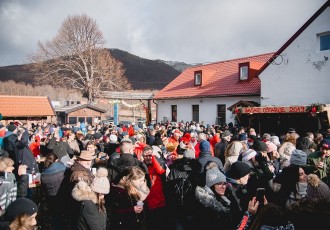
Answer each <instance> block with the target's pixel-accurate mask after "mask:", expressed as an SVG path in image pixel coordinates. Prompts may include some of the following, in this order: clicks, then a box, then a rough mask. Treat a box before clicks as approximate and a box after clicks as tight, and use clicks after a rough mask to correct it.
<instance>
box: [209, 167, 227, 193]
mask: <svg viewBox="0 0 330 230" xmlns="http://www.w3.org/2000/svg"><path fill="white" fill-rule="evenodd" d="M205 182H206V186H207V187H209V188H210V187H211V186H212V185H215V184H218V183H221V182H226V176H225V175H224V174H223V173H222V172H220V170H219V169H218V165H217V163H215V162H211V163H210V164H208V165H207V166H206V179H205Z"/></svg>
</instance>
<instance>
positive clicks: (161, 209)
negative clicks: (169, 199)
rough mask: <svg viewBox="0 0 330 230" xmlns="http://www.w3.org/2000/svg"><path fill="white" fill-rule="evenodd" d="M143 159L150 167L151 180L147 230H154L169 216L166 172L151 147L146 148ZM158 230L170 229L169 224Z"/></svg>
mask: <svg viewBox="0 0 330 230" xmlns="http://www.w3.org/2000/svg"><path fill="white" fill-rule="evenodd" d="M142 159H143V162H144V163H145V164H146V165H147V167H148V172H149V176H150V180H151V188H150V193H149V195H148V197H147V199H146V206H147V208H146V221H147V229H154V228H155V226H157V225H158V223H160V222H161V221H162V220H163V219H164V218H166V216H167V215H168V213H167V212H166V209H165V205H166V202H165V195H164V188H163V187H164V185H165V172H166V170H165V169H164V168H163V167H162V166H161V165H160V164H159V162H158V161H157V159H156V156H155V154H154V152H153V148H152V147H150V146H146V147H144V149H143V154H142ZM166 219H167V218H166ZM158 229H164V230H165V229H168V228H167V223H164V224H162V225H161V226H158Z"/></svg>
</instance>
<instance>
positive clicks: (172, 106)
mask: <svg viewBox="0 0 330 230" xmlns="http://www.w3.org/2000/svg"><path fill="white" fill-rule="evenodd" d="M171 110H172V121H174V122H177V121H178V117H177V116H178V111H177V105H171Z"/></svg>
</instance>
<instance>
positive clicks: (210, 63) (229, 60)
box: [189, 52, 275, 68]
mask: <svg viewBox="0 0 330 230" xmlns="http://www.w3.org/2000/svg"><path fill="white" fill-rule="evenodd" d="M274 53H275V52H268V53H263V54H257V55H251V56H247V57H239V58H234V59H228V60H223V61H216V62H209V63H207V64H200V65H194V66H191V67H189V68H194V67H198V66H207V65H214V64H220V63H223V62H232V61H236V60H239V59H248V58H255V57H260V56H264V55H270V54H274ZM265 62H266V61H265Z"/></svg>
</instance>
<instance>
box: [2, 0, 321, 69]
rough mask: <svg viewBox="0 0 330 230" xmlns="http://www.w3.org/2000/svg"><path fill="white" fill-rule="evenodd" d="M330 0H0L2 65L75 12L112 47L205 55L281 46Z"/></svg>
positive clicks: (21, 57) (18, 59)
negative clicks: (95, 26)
mask: <svg viewBox="0 0 330 230" xmlns="http://www.w3.org/2000/svg"><path fill="white" fill-rule="evenodd" d="M325 2H326V0H0V66H6V65H14V64H23V63H26V60H27V55H28V54H30V53H31V52H32V51H33V50H35V49H36V45H37V42H38V41H42V42H44V41H47V40H51V39H52V38H53V37H54V36H55V35H56V34H57V32H58V29H59V28H60V26H61V23H62V22H63V20H64V19H65V18H66V17H67V16H68V15H75V14H82V13H86V14H87V15H88V16H90V17H91V18H93V19H95V20H96V22H97V24H98V26H99V28H100V30H101V31H102V32H103V35H104V37H105V40H106V47H107V48H118V49H122V50H125V51H128V52H130V53H132V54H135V55H137V56H140V57H143V58H148V59H163V60H168V61H183V62H186V63H190V64H192V63H204V62H214V61H221V60H227V59H232V58H238V57H244V56H250V55H255V54H261V53H267V52H273V51H276V50H278V49H279V48H280V47H281V46H282V45H283V44H284V43H285V42H286V41H287V40H288V39H289V38H290V37H291V36H292V35H293V33H295V32H296V31H297V30H298V29H299V28H300V27H301V26H302V25H303V24H304V23H305V22H306V21H307V20H308V19H309V18H310V17H311V16H312V15H313V14H314V13H315V12H316V11H317V10H318V9H319V8H320V7H321V6H322V5H323V4H324V3H325Z"/></svg>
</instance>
